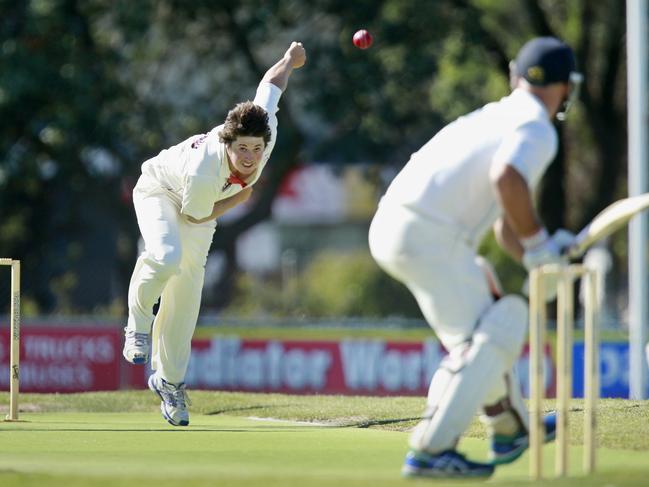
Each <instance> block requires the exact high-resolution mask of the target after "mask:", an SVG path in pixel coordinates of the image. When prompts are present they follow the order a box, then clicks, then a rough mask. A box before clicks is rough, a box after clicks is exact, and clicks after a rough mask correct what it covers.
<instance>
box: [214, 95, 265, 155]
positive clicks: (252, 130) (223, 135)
mask: <svg viewBox="0 0 649 487" xmlns="http://www.w3.org/2000/svg"><path fill="white" fill-rule="evenodd" d="M239 136H244V137H263V138H264V144H265V145H268V143H269V142H270V127H269V126H268V113H266V110H264V109H263V108H262V107H260V106H259V105H255V104H254V103H253V102H251V101H244V102H243V103H239V104H238V105H236V106H235V107H234V108H233V109H232V110H230V111H229V112H228V116H227V117H226V118H225V124H224V125H223V128H222V129H221V131H220V132H219V140H220V141H221V142H222V143H224V144H228V145H229V144H231V143H232V142H234V140H235V139H236V138H237V137H239Z"/></svg>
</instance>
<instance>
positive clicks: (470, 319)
mask: <svg viewBox="0 0 649 487" xmlns="http://www.w3.org/2000/svg"><path fill="white" fill-rule="evenodd" d="M369 244H370V251H371V253H372V256H373V257H374V259H375V260H376V261H377V263H378V264H379V265H380V266H381V267H382V268H383V269H384V270H385V271H386V272H387V273H388V274H390V275H391V276H392V277H394V278H395V279H397V280H398V281H401V282H402V283H403V284H405V285H406V286H407V287H408V289H410V292H412V294H413V295H414V297H415V299H416V300H417V303H418V304H419V307H420V309H421V312H422V313H423V315H424V318H426V321H427V322H428V323H429V324H430V326H431V327H432V328H433V329H434V330H435V333H436V334H437V337H438V338H439V340H440V341H441V342H442V344H443V345H444V347H445V348H446V349H447V350H449V351H450V350H452V349H453V348H455V347H456V346H457V345H460V344H461V343H462V342H464V341H466V340H468V339H469V338H470V337H471V336H472V335H473V332H474V330H475V328H476V325H477V324H478V321H479V319H480V317H481V316H482V315H483V314H484V313H485V311H486V310H487V309H488V308H489V307H490V306H491V305H492V304H493V301H494V300H493V297H492V295H491V291H490V289H489V285H488V282H487V279H486V278H485V272H484V270H483V269H482V267H480V265H479V264H478V263H477V261H476V252H475V250H474V249H473V248H471V247H470V246H469V245H467V244H466V243H465V242H464V240H463V239H462V234H461V233H460V232H459V230H457V229H456V228H454V227H450V226H448V225H443V224H441V223H435V222H433V221H431V220H430V219H426V218H425V217H423V216H421V215H419V214H417V213H416V212H414V211H413V210H410V209H409V208H406V207H403V206H398V205H394V206H392V205H387V204H385V203H381V204H380V205H379V208H378V211H377V212H376V215H375V216H374V219H373V220H372V224H371V226H370V231H369Z"/></svg>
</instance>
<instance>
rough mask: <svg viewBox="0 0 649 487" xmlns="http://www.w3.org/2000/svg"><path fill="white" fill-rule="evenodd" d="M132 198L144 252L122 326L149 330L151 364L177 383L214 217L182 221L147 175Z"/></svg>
mask: <svg viewBox="0 0 649 487" xmlns="http://www.w3.org/2000/svg"><path fill="white" fill-rule="evenodd" d="M133 203H134V205H135V213H136V215H137V223H138V226H139V227H140V232H141V233H142V238H143V240H144V251H143V252H142V254H141V255H140V256H139V257H138V259H137V263H136V264H135V269H134V270H133V275H132V276H131V282H130V286H129V291H128V324H127V327H128V329H131V330H135V331H137V332H139V333H151V334H152V354H151V366H152V369H153V370H155V371H156V375H158V376H159V377H161V378H163V379H164V380H166V381H168V382H171V383H173V384H178V383H180V382H183V381H184V379H185V374H186V372H187V366H188V364H189V357H190V353H191V339H192V335H193V334H194V329H195V327H196V320H197V319H198V312H199V308H200V304H201V292H202V289H203V280H204V276H205V262H206V261H207V253H208V251H209V249H210V245H211V244H212V237H213V235H214V229H215V227H216V221H210V222H206V223H202V224H194V223H190V222H188V221H187V220H186V219H185V218H184V217H183V216H181V214H180V210H179V207H178V205H177V203H174V201H173V200H172V197H171V196H170V195H169V193H168V192H167V190H165V189H163V188H161V187H160V186H159V185H158V184H157V182H155V181H152V180H151V179H150V178H148V177H147V176H141V177H140V179H139V180H138V183H137V185H136V186H135V189H134V190H133ZM158 298H160V306H159V308H158V313H157V315H156V317H155V322H153V329H151V326H152V325H151V322H152V321H153V306H154V305H155V303H156V302H157V301H158Z"/></svg>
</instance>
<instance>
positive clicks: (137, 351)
mask: <svg viewBox="0 0 649 487" xmlns="http://www.w3.org/2000/svg"><path fill="white" fill-rule="evenodd" d="M150 354H151V344H150V337H149V334H148V333H138V332H136V331H134V330H129V329H128V328H124V349H123V350H122V355H124V358H125V359H126V360H127V361H128V362H130V363H132V364H135V365H144V364H146V363H147V362H148V361H149V355H150Z"/></svg>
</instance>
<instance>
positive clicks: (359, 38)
mask: <svg viewBox="0 0 649 487" xmlns="http://www.w3.org/2000/svg"><path fill="white" fill-rule="evenodd" d="M373 40H374V39H372V34H370V33H369V32H367V31H366V30H365V29H361V30H359V31H357V32H356V34H354V37H353V38H352V42H353V43H354V45H355V46H356V47H358V48H359V49H367V48H368V47H370V46H371V45H372V41H373Z"/></svg>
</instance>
